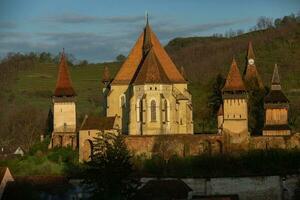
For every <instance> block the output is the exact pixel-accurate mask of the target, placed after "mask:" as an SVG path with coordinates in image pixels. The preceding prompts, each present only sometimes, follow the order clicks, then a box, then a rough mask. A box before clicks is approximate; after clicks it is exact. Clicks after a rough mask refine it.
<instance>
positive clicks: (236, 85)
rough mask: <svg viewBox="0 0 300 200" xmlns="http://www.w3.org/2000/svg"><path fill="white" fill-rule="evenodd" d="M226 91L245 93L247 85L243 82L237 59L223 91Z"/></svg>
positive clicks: (232, 65)
mask: <svg viewBox="0 0 300 200" xmlns="http://www.w3.org/2000/svg"><path fill="white" fill-rule="evenodd" d="M222 90H223V91H224V92H226V91H245V90H246V89H245V85H244V82H243V80H242V77H241V74H240V70H239V68H238V66H237V64H236V61H235V59H233V60H232V64H231V67H230V70H229V73H228V75H227V78H226V82H225V86H224V87H223V89H222Z"/></svg>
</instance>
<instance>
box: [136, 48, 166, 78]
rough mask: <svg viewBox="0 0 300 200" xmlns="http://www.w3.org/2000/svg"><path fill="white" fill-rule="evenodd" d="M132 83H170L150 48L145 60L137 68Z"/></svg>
mask: <svg viewBox="0 0 300 200" xmlns="http://www.w3.org/2000/svg"><path fill="white" fill-rule="evenodd" d="M133 83H134V84H145V83H170V80H169V79H168V77H167V75H166V73H165V72H164V70H163V68H162V66H161V64H160V62H159V61H158V59H157V57H156V55H155V53H154V50H153V49H152V48H151V49H150V51H149V52H148V53H147V55H146V57H145V60H144V61H143V62H142V64H141V66H140V68H139V69H138V72H137V76H136V78H135V80H134V81H133Z"/></svg>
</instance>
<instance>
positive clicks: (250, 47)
mask: <svg viewBox="0 0 300 200" xmlns="http://www.w3.org/2000/svg"><path fill="white" fill-rule="evenodd" d="M247 58H248V59H250V58H252V59H255V55H254V51H253V47H252V42H251V41H249V44H248V54H247Z"/></svg>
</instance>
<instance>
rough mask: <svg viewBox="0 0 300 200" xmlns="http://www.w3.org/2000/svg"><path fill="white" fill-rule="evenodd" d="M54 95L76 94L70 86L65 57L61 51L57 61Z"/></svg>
mask: <svg viewBox="0 0 300 200" xmlns="http://www.w3.org/2000/svg"><path fill="white" fill-rule="evenodd" d="M54 96H56V97H61V96H76V93H75V91H74V89H73V87H72V81H71V79H70V74H69V70H68V64H67V58H66V56H65V53H64V52H63V53H62V55H61V59H60V63H59V71H58V78H57V82H56V88H55V91H54Z"/></svg>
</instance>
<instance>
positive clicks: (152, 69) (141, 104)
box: [107, 19, 193, 135]
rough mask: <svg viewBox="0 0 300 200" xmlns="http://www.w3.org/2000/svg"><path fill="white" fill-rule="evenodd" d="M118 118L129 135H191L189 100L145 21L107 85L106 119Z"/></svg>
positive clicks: (180, 78) (177, 73) (182, 80)
mask: <svg viewBox="0 0 300 200" xmlns="http://www.w3.org/2000/svg"><path fill="white" fill-rule="evenodd" d="M115 115H117V116H118V117H120V118H121V121H122V125H121V129H122V133H123V134H129V135H158V134H192V133H193V117H192V99H191V94H190V93H189V91H188V88H187V81H186V80H185V78H184V77H183V75H182V74H181V73H180V71H179V70H178V69H177V67H176V66H175V64H174V63H173V62H172V60H171V58H170V57H169V56H168V54H167V52H166V51H165V50H164V48H163V46H162V45H161V44H160V42H159V40H158V38H157V37H156V35H155V33H154V32H153V31H152V29H151V27H150V24H149V21H148V19H147V22H146V26H145V28H144V30H143V32H142V33H141V35H140V36H139V38H138V40H137V42H136V43H135V45H134V47H133V48H132V50H131V52H130V53H129V55H128V57H127V59H126V60H125V62H124V63H123V65H122V66H121V68H120V70H119V71H118V73H117V74H116V76H115V78H114V79H113V81H112V82H111V84H110V91H109V93H108V95H107V116H115Z"/></svg>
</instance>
